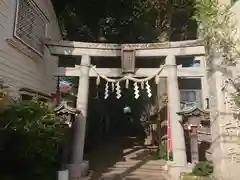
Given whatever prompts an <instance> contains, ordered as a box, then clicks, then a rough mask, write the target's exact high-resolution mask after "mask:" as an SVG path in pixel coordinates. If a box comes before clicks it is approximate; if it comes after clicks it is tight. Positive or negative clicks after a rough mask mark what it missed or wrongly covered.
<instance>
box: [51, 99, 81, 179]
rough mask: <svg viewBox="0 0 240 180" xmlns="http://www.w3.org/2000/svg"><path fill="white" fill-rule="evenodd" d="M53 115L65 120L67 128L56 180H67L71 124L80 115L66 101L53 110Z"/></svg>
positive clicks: (71, 135)
mask: <svg viewBox="0 0 240 180" xmlns="http://www.w3.org/2000/svg"><path fill="white" fill-rule="evenodd" d="M54 111H55V113H56V114H57V115H59V116H62V117H63V118H64V119H65V123H66V125H67V126H68V127H69V128H67V129H66V131H65V136H67V137H66V138H67V139H68V140H67V141H66V142H65V144H64V145H63V151H62V167H61V170H59V171H58V180H67V179H68V176H69V172H68V170H67V169H68V167H67V164H68V163H69V161H70V157H71V155H72V147H73V138H74V126H72V124H73V123H74V121H75V117H76V115H79V114H81V112H80V111H79V110H77V109H76V108H73V107H70V106H69V105H68V104H67V102H66V101H63V102H61V104H60V105H59V106H57V107H56V108H55V109H54Z"/></svg>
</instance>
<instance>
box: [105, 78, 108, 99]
mask: <svg viewBox="0 0 240 180" xmlns="http://www.w3.org/2000/svg"><path fill="white" fill-rule="evenodd" d="M108 89H109V85H108V82H107V83H106V84H105V92H104V99H107V98H108V97H109V90H108Z"/></svg>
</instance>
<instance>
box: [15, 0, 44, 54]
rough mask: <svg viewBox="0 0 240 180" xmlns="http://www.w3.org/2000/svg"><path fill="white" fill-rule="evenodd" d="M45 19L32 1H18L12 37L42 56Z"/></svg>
mask: <svg viewBox="0 0 240 180" xmlns="http://www.w3.org/2000/svg"><path fill="white" fill-rule="evenodd" d="M47 21H48V20H47V18H46V17H45V16H44V14H43V13H42V11H41V10H40V9H39V7H38V6H37V5H36V4H35V3H34V2H33V0H18V1H17V10H16V19H15V27H14V37H15V38H17V39H18V40H20V41H21V42H22V43H23V44H24V45H26V46H27V47H28V48H30V49H31V50H33V51H34V52H36V53H37V54H38V55H40V56H43V53H44V43H43V41H42V38H44V36H45V32H46V24H47Z"/></svg>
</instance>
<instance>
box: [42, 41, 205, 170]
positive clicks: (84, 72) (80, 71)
mask: <svg viewBox="0 0 240 180" xmlns="http://www.w3.org/2000/svg"><path fill="white" fill-rule="evenodd" d="M45 44H46V45H47V47H48V48H49V50H50V53H51V54H52V55H55V56H61V55H66V56H81V64H80V66H76V67H59V68H58V71H57V72H55V74H54V75H55V76H77V77H80V78H79V87H78V94H77V105H76V107H77V109H78V110H80V111H81V112H82V114H83V116H84V118H83V119H81V120H80V119H78V120H77V121H79V122H78V123H77V124H78V125H77V128H78V131H77V134H76V138H75V143H74V144H75V146H74V148H73V158H72V162H71V163H72V164H73V165H74V166H75V167H76V169H77V168H78V167H80V166H79V165H80V164H81V163H82V162H83V149H84V139H85V130H86V116H87V107H88V92H89V91H88V89H89V78H90V77H97V76H98V73H99V74H101V75H104V76H106V77H121V76H124V75H125V74H123V71H124V70H123V64H124V63H123V61H122V68H96V69H97V71H98V73H96V71H94V69H93V68H91V57H123V56H124V52H127V51H128V52H130V54H131V53H132V54H134V57H135V56H136V57H166V59H165V66H166V65H167V66H166V67H164V68H163V69H162V71H161V73H160V74H159V77H167V90H168V111H169V112H170V115H171V129H172V146H173V162H174V164H175V165H176V166H179V167H184V166H185V165H186V164H187V160H186V152H185V140H184V134H183V128H182V126H181V123H180V122H181V116H179V115H178V114H177V112H179V111H180V93H179V88H178V77H184V78H189V77H190V78H191V77H192V78H201V79H202V87H204V88H202V90H203V99H204V98H206V97H207V94H208V93H207V88H206V87H207V84H206V80H205V62H204V55H205V49H204V46H203V44H202V41H201V40H190V41H180V42H167V43H149V44H105V43H85V42H72V41H63V40H61V41H54V40H46V41H45ZM178 56H195V57H198V58H199V56H201V66H200V67H178V66H177V65H176V57H178ZM126 63H127V62H126ZM134 63H135V62H134ZM128 66H129V67H130V69H127V70H126V71H125V73H129V72H127V71H128V70H129V71H131V74H128V75H130V76H132V77H147V76H151V75H153V74H154V73H156V71H158V70H159V68H139V69H135V68H134V65H133V64H131V62H128ZM203 102H204V101H203ZM70 173H71V172H70Z"/></svg>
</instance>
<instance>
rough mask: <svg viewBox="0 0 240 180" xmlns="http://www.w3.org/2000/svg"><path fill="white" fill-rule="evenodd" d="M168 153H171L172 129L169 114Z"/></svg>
mask: <svg viewBox="0 0 240 180" xmlns="http://www.w3.org/2000/svg"><path fill="white" fill-rule="evenodd" d="M168 151H169V152H172V129H171V121H170V112H168Z"/></svg>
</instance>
